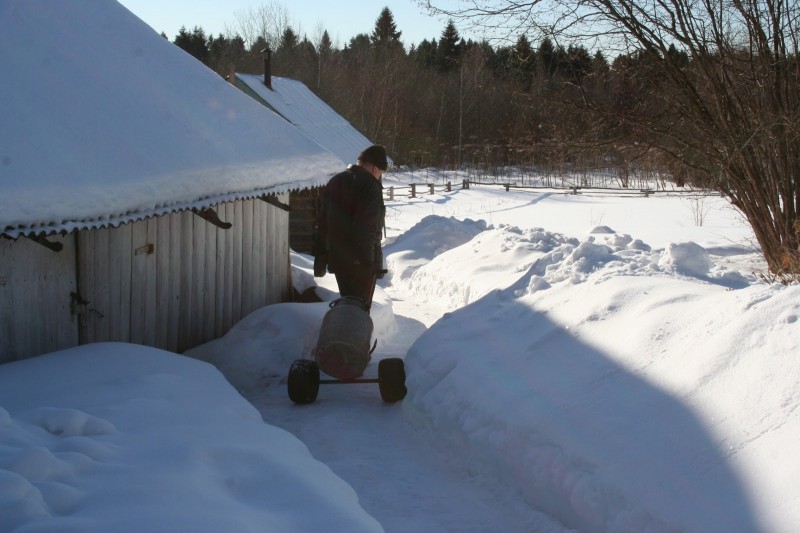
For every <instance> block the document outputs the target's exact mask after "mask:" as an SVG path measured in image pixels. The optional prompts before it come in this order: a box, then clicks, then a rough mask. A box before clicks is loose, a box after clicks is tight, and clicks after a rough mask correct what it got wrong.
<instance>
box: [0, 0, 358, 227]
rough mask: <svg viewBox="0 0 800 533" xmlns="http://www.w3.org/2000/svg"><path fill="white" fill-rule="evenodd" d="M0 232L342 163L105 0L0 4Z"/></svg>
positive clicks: (86, 218) (113, 219)
mask: <svg viewBox="0 0 800 533" xmlns="http://www.w3.org/2000/svg"><path fill="white" fill-rule="evenodd" d="M0 28H2V31H0V50H3V54H1V55H0V70H1V71H2V72H4V73H5V74H4V79H3V83H2V84H0V117H2V120H0V189H1V190H2V194H0V235H6V236H10V237H12V238H16V237H18V236H20V235H26V234H33V233H42V232H44V233H47V234H51V233H56V232H68V231H72V230H74V229H80V228H92V227H104V226H109V225H111V226H115V225H119V224H121V223H124V222H128V221H133V220H137V219H142V218H146V217H149V216H157V215H160V214H164V213H166V212H171V211H178V210H183V209H190V208H194V207H205V206H208V205H213V204H217V203H220V202H223V201H230V200H236V199H241V198H252V197H256V196H259V195H261V194H265V193H277V192H286V191H290V190H296V189H302V188H306V187H313V186H318V185H321V184H323V183H325V182H326V181H327V179H328V178H329V177H330V176H331V175H332V174H333V173H335V172H338V171H339V170H340V169H341V168H342V166H343V165H344V164H345V162H344V161H343V160H341V159H340V158H338V157H336V156H335V155H334V154H332V153H331V152H330V151H328V150H325V149H323V148H322V147H321V146H320V145H319V144H318V143H317V142H315V141H313V140H312V139H310V138H309V137H308V136H306V135H305V134H304V133H303V132H301V131H300V129H299V128H296V127H293V126H291V124H289V123H287V122H286V121H285V120H282V119H281V118H280V117H279V116H278V115H276V114H275V113H273V112H272V111H270V110H268V109H266V108H265V107H264V106H262V105H259V104H258V103H257V102H255V101H254V100H253V99H252V98H249V97H248V96H247V95H245V94H244V93H242V92H241V91H239V90H238V89H236V88H235V87H233V86H232V85H230V84H229V83H227V82H225V81H224V80H223V79H222V78H220V77H219V76H218V75H216V74H215V73H214V72H212V71H211V70H209V69H208V68H206V67H205V66H204V65H202V64H201V63H199V62H198V61H196V60H195V59H194V58H192V57H191V56H190V55H188V54H187V53H185V52H184V51H183V50H181V49H180V48H178V47H177V46H175V45H173V44H172V43H170V42H169V41H167V40H166V39H164V38H163V37H161V36H160V35H159V34H157V33H156V32H154V31H153V30H152V29H151V28H150V27H148V26H147V25H146V24H145V23H144V22H142V21H141V20H139V19H138V18H137V17H136V16H135V15H133V14H132V13H130V12H129V11H127V10H126V9H125V8H124V7H123V6H121V5H120V4H118V3H117V2H114V1H109V0H81V1H80V2H52V1H48V0H3V3H2V4H0Z"/></svg>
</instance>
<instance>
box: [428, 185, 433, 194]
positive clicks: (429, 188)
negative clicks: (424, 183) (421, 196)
mask: <svg viewBox="0 0 800 533" xmlns="http://www.w3.org/2000/svg"><path fill="white" fill-rule="evenodd" d="M428 190H429V191H430V193H429V194H433V183H429V184H428Z"/></svg>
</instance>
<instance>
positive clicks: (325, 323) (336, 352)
mask: <svg viewBox="0 0 800 533" xmlns="http://www.w3.org/2000/svg"><path fill="white" fill-rule="evenodd" d="M372 327H373V326H372V318H371V317H370V316H369V310H368V309H367V307H366V305H365V304H364V302H363V301H362V300H360V299H358V298H353V297H345V298H340V299H338V300H335V301H334V302H332V303H331V308H330V309H329V310H328V312H327V313H325V317H324V318H323V319H322V325H321V326H320V329H319V339H318V340H317V349H316V351H315V352H314V358H315V359H316V361H317V364H319V368H320V370H322V371H323V372H325V373H326V374H328V375H329V376H331V377H334V378H337V379H355V378H357V377H360V376H361V375H362V374H363V373H364V369H365V368H367V364H368V363H369V358H370V353H369V341H370V339H372Z"/></svg>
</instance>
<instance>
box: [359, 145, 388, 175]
mask: <svg viewBox="0 0 800 533" xmlns="http://www.w3.org/2000/svg"><path fill="white" fill-rule="evenodd" d="M358 160H359V161H364V162H365V163H371V164H373V165H375V166H376V167H378V168H379V169H381V170H386V169H387V168H388V167H389V163H388V162H387V161H386V149H385V148H384V147H383V146H379V145H377V144H373V145H372V146H370V147H369V148H367V149H365V150H364V151H363V152H361V153H360V154H358Z"/></svg>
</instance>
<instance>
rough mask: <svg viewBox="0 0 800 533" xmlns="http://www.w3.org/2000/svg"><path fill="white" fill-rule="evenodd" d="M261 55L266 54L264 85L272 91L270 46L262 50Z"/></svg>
mask: <svg viewBox="0 0 800 533" xmlns="http://www.w3.org/2000/svg"><path fill="white" fill-rule="evenodd" d="M261 53H262V54H264V85H266V86H267V89H269V90H272V50H270V49H269V46H268V47H266V48H264V49H263V50H261Z"/></svg>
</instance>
